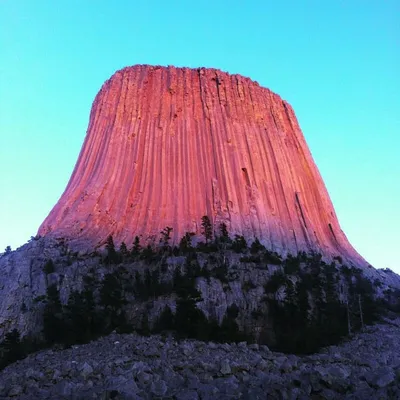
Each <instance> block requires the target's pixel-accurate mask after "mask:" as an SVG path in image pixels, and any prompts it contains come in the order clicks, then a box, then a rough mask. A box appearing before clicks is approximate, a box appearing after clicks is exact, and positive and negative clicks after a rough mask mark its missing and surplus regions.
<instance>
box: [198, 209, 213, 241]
mask: <svg viewBox="0 0 400 400" xmlns="http://www.w3.org/2000/svg"><path fill="white" fill-rule="evenodd" d="M201 227H202V231H201V234H202V235H203V236H204V238H205V239H206V244H208V243H209V242H211V240H212V237H213V229H212V225H211V221H210V218H209V217H208V216H207V215H204V216H203V217H201Z"/></svg>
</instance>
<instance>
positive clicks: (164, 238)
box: [160, 226, 172, 251]
mask: <svg viewBox="0 0 400 400" xmlns="http://www.w3.org/2000/svg"><path fill="white" fill-rule="evenodd" d="M171 232H172V228H171V227H170V226H167V227H165V228H164V229H163V230H162V231H161V232H160V234H161V238H160V243H161V246H162V248H163V250H164V251H167V250H168V249H170V246H169V242H170V240H171Z"/></svg>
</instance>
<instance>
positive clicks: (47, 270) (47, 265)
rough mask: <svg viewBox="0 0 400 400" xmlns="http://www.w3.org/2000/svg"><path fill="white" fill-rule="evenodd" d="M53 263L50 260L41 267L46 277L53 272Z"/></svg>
mask: <svg viewBox="0 0 400 400" xmlns="http://www.w3.org/2000/svg"><path fill="white" fill-rule="evenodd" d="M54 270H55V269H54V263H53V260H52V259H51V258H50V259H49V260H47V261H46V263H45V264H44V266H43V272H44V273H45V274H46V275H48V274H52V273H53V272H54Z"/></svg>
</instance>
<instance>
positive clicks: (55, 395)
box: [0, 318, 400, 400]
mask: <svg viewBox="0 0 400 400" xmlns="http://www.w3.org/2000/svg"><path fill="white" fill-rule="evenodd" d="M0 398H1V399H9V398H13V399H21V400H22V399H26V400H28V399H35V400H36V399H82V400H83V399H85V400H86V399H136V400H141V399H176V400H197V399H202V400H206V399H210V400H211V399H219V400H224V399H239V398H241V399H248V400H255V399H266V398H268V399H310V398H312V399H354V400H355V399H360V400H365V399H399V398H400V319H399V318H397V319H393V320H387V321H386V322H385V323H381V324H378V325H375V326H371V327H368V328H366V329H365V330H364V331H363V332H361V333H359V334H357V335H355V336H354V337H352V339H351V340H349V341H346V342H344V343H342V344H340V345H338V346H332V347H328V348H325V349H323V350H322V351H321V352H319V353H318V354H314V355H311V356H304V357H298V356H294V355H285V354H282V353H275V352H271V351H270V350H269V349H268V347H267V346H262V345H261V346H259V345H257V344H253V345H247V344H246V343H238V344H216V343H204V342H199V341H192V340H183V341H180V342H177V341H175V340H173V339H171V338H166V337H160V336H151V337H143V336H138V335H136V334H126V335H120V334H115V333H113V334H111V335H109V336H107V337H104V338H102V339H100V340H97V341H93V342H91V343H89V344H86V345H81V346H73V347H72V348H70V349H67V350H63V351H60V350H56V349H52V350H45V351H41V352H38V353H36V354H32V355H30V356H28V357H27V358H26V359H24V360H22V361H18V362H16V363H14V364H12V365H10V366H8V367H7V368H6V369H4V370H3V371H2V372H0Z"/></svg>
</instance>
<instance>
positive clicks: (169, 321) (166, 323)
mask: <svg viewBox="0 0 400 400" xmlns="http://www.w3.org/2000/svg"><path fill="white" fill-rule="evenodd" d="M174 328H175V316H174V314H173V313H172V311H171V308H170V307H169V306H168V305H167V306H165V307H164V309H163V311H162V313H161V314H160V316H159V317H158V319H157V322H156V325H155V328H154V330H155V331H156V332H163V331H171V330H173V329H174Z"/></svg>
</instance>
